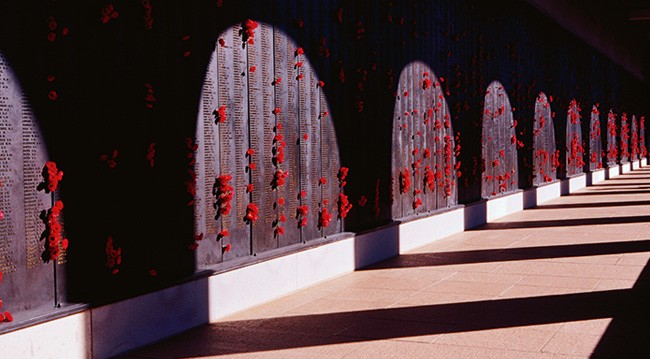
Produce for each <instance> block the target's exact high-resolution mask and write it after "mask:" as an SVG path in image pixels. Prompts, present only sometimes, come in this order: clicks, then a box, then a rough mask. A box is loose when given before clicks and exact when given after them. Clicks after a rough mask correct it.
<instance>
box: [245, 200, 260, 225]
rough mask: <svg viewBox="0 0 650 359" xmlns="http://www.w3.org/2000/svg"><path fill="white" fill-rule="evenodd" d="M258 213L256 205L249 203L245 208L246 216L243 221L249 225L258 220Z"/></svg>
mask: <svg viewBox="0 0 650 359" xmlns="http://www.w3.org/2000/svg"><path fill="white" fill-rule="evenodd" d="M258 212H259V209H258V208H257V205H256V204H255V203H249V204H248V206H246V215H245V216H244V219H245V220H246V221H247V222H249V223H253V222H255V221H257V219H258V218H259V216H258Z"/></svg>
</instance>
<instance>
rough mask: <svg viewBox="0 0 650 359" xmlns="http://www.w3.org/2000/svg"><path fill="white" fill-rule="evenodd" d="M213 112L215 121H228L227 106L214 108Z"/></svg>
mask: <svg viewBox="0 0 650 359" xmlns="http://www.w3.org/2000/svg"><path fill="white" fill-rule="evenodd" d="M212 114H213V115H214V116H215V123H223V122H225V121H226V117H227V116H226V106H221V107H219V108H218V109H216V110H214V111H213V112H212Z"/></svg>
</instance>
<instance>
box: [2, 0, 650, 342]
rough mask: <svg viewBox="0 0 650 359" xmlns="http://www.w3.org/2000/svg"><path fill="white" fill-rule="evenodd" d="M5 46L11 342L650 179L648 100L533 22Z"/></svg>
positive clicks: (25, 21) (230, 7) (18, 21)
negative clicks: (178, 292)
mask: <svg viewBox="0 0 650 359" xmlns="http://www.w3.org/2000/svg"><path fill="white" fill-rule="evenodd" d="M0 33H2V34H3V35H2V36H0V53H1V54H2V55H1V56H0V211H1V212H0V213H2V215H1V218H0V271H1V272H2V279H1V281H0V299H2V300H3V307H2V311H1V312H0V314H2V315H3V316H4V311H8V312H9V314H10V316H11V317H12V318H13V319H14V321H13V322H8V321H6V320H5V321H0V331H2V330H10V329H11V328H16V327H18V326H20V325H23V326H24V325H27V324H25V323H30V322H31V323H33V322H34V321H38V320H42V318H44V317H43V316H44V315H45V316H48V315H50V316H51V315H57V314H56V313H59V315H60V313H63V312H62V310H64V309H65V308H66V307H68V306H69V305H70V303H82V304H84V305H90V306H99V305H101V304H105V303H110V302H115V301H118V300H121V299H125V298H131V297H134V296H137V295H139V294H144V293H148V292H152V291H156V290H160V289H162V288H166V287H168V286H170V285H173V284H176V283H181V282H183V281H187V280H191V279H192V278H195V277H196V276H202V275H209V274H212V273H215V272H222V271H227V270H229V269H232V268H237V267H241V266H247V265H250V264H252V263H256V262H257V261H260V260H264V259H266V258H271V257H274V256H275V257H277V256H281V255H284V254H287V253H293V252H294V251H299V250H302V249H304V248H308V247H310V246H316V245H319V244H322V243H324V242H327V241H334V240H336V239H337V238H339V237H340V236H341V233H345V232H360V231H372V230H374V229H377V228H380V227H382V226H385V225H386V224H389V223H394V222H397V221H402V220H406V219H412V218H417V217H424V216H430V215H434V214H436V213H437V212H441V211H444V210H445V209H447V208H453V207H456V206H459V205H466V204H472V203H476V202H478V201H481V200H482V199H486V198H492V197H496V196H500V195H504V194H508V193H513V192H516V191H519V190H521V189H525V188H529V187H532V186H533V185H535V186H540V185H544V184H546V183H549V182H553V181H555V180H557V179H565V178H567V177H571V176H575V175H580V174H581V173H583V172H585V171H590V170H591V171H595V170H598V169H599V168H600V167H602V166H603V163H604V162H602V161H606V164H604V166H607V167H612V166H616V165H618V164H620V163H624V162H626V161H628V160H629V156H630V155H631V156H632V159H634V158H636V157H635V156H637V157H641V158H644V157H645V156H647V150H646V149H647V144H646V139H645V121H644V115H645V114H646V113H647V112H648V110H649V107H648V101H647V97H648V95H649V94H650V90H649V89H648V86H647V84H646V83H644V82H643V81H640V80H639V79H638V78H636V77H634V76H633V75H631V74H629V73H627V72H626V71H624V70H623V69H622V68H621V67H619V66H618V65H617V64H615V63H613V62H612V61H611V60H610V59H608V58H607V57H606V56H604V55H602V54H601V53H599V52H598V51H597V50H595V49H593V48H591V47H589V46H588V45H587V44H585V43H584V42H582V41H581V40H580V39H578V38H576V37H575V36H573V35H571V34H570V33H568V32H567V31H566V30H564V29H562V28H561V27H560V26H559V25H558V24H557V23H555V22H554V21H552V20H551V19H549V18H548V17H546V16H545V15H543V14H541V13H539V12H538V11H537V10H536V9H534V8H532V7H531V6H529V5H528V4H526V3H525V2H517V3H513V2H510V1H496V2H490V3H486V2H482V1H436V2H432V1H392V0H380V1H377V2H376V3H373V6H368V3H367V2H363V1H341V0H331V1H317V2H314V1H309V0H288V1H262V2H258V1H249V0H242V1H237V2H235V1H228V0H223V1H210V2H186V3H181V2H162V1H160V2H155V1H150V0H142V1H131V2H124V1H120V2H118V1H102V2H101V3H94V2H87V3H82V4H78V3H71V2H63V1H56V2H55V1H52V2H47V4H44V5H37V4H32V3H31V2H22V1H7V2H3V3H2V4H1V5H0ZM579 104H582V106H583V107H584V110H583V109H582V108H581V107H580V106H579ZM597 104H598V105H597ZM565 109H568V114H567V116H564V111H565ZM589 109H591V110H589ZM598 109H603V111H605V109H606V110H607V111H608V116H607V118H605V116H604V112H603V116H599V113H598ZM589 111H591V112H589ZM616 114H619V115H616ZM581 118H584V119H586V118H589V121H586V120H585V121H580V119H581ZM629 121H631V124H628V122H629ZM600 131H602V133H603V135H602V136H600ZM582 133H585V134H586V133H589V136H590V137H589V139H588V140H587V139H586V138H585V139H583V136H582ZM599 146H602V147H599ZM599 148H600V149H599ZM603 149H604V150H603ZM50 162H52V163H53V164H48V163H50ZM587 162H589V166H586V163H587ZM46 164H47V165H46ZM54 166H56V169H55V167H54ZM59 171H62V172H63V173H65V176H64V177H62V178H61V180H60V183H58V186H56V187H57V188H56V189H53V190H52V191H49V192H48V191H46V190H45V189H44V188H43V184H42V183H45V182H47V181H48V180H49V179H51V178H59V177H58V176H59V174H60V172H59ZM57 182H59V181H58V179H57ZM46 187H47V186H46ZM58 201H62V202H58ZM62 203H65V205H64V207H61V206H62ZM39 318H40V319H39ZM0 319H2V318H0ZM5 319H6V318H5ZM10 323H13V324H10ZM3 325H4V327H3ZM3 328H4V329H3ZM7 328H9V329H7Z"/></svg>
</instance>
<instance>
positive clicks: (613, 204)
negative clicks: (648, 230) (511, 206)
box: [532, 201, 650, 210]
mask: <svg viewBox="0 0 650 359" xmlns="http://www.w3.org/2000/svg"><path fill="white" fill-rule="evenodd" d="M648 205H650V201H624V202H585V203H564V204H541V205H539V206H536V207H534V208H532V209H535V210H538V209H569V208H599V207H630V206H648Z"/></svg>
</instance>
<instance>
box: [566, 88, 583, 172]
mask: <svg viewBox="0 0 650 359" xmlns="http://www.w3.org/2000/svg"><path fill="white" fill-rule="evenodd" d="M580 118H581V116H580V106H579V105H578V102H577V101H576V100H575V99H574V100H571V103H570V104H569V110H568V111H567V121H566V176H567V177H572V176H576V175H579V174H581V173H584V166H585V160H584V155H585V149H584V146H583V143H582V125H581V121H580Z"/></svg>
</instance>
